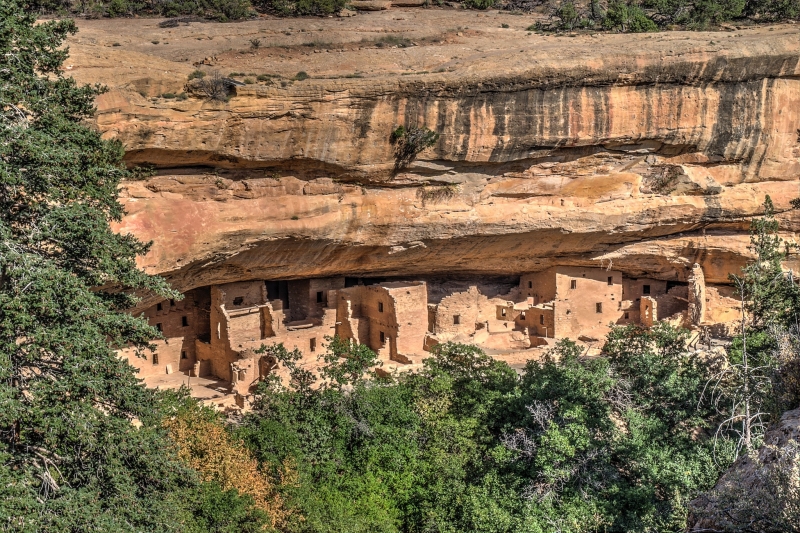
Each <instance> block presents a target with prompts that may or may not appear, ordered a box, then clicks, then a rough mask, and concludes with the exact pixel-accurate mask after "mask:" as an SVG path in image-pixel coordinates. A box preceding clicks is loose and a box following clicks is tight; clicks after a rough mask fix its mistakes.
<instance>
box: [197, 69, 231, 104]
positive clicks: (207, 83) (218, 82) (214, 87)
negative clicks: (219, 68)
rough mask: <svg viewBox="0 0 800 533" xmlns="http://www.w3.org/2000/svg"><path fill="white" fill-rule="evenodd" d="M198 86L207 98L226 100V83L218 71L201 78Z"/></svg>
mask: <svg viewBox="0 0 800 533" xmlns="http://www.w3.org/2000/svg"><path fill="white" fill-rule="evenodd" d="M198 88H199V89H200V91H201V92H202V93H203V94H205V96H206V98H208V99H209V100H216V101H218V102H227V101H228V93H229V87H228V83H226V82H225V79H224V78H223V77H222V75H221V74H220V73H219V72H214V73H213V74H212V75H211V76H210V77H208V78H203V79H201V80H200V83H199V84H198Z"/></svg>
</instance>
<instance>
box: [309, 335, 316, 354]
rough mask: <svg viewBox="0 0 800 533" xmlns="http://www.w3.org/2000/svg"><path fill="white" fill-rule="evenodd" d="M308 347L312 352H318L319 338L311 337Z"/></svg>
mask: <svg viewBox="0 0 800 533" xmlns="http://www.w3.org/2000/svg"><path fill="white" fill-rule="evenodd" d="M308 348H309V349H310V350H311V351H312V352H316V351H317V339H316V338H314V339H310V340H309V341H308Z"/></svg>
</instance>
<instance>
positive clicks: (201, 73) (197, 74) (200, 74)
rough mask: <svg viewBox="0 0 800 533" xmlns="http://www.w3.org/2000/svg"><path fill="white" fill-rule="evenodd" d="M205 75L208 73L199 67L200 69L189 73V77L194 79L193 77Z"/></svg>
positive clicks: (199, 77) (198, 77)
mask: <svg viewBox="0 0 800 533" xmlns="http://www.w3.org/2000/svg"><path fill="white" fill-rule="evenodd" d="M205 77H206V73H205V72H204V71H202V70H199V69H198V70H195V71H194V72H192V73H191V74H189V79H190V80H193V79H202V78H205Z"/></svg>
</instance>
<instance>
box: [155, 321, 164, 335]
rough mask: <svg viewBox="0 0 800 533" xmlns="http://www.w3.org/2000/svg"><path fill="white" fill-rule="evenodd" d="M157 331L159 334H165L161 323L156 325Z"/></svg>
mask: <svg viewBox="0 0 800 533" xmlns="http://www.w3.org/2000/svg"><path fill="white" fill-rule="evenodd" d="M156 329H157V330H158V332H159V333H164V328H163V326H162V325H161V322H157V323H156Z"/></svg>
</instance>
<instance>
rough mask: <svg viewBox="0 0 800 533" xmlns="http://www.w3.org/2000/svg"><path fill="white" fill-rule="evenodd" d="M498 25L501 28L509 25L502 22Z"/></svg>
mask: <svg viewBox="0 0 800 533" xmlns="http://www.w3.org/2000/svg"><path fill="white" fill-rule="evenodd" d="M500 27H501V28H509V27H510V26H509V25H508V24H506V23H505V22H504V23H502V24H500Z"/></svg>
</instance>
